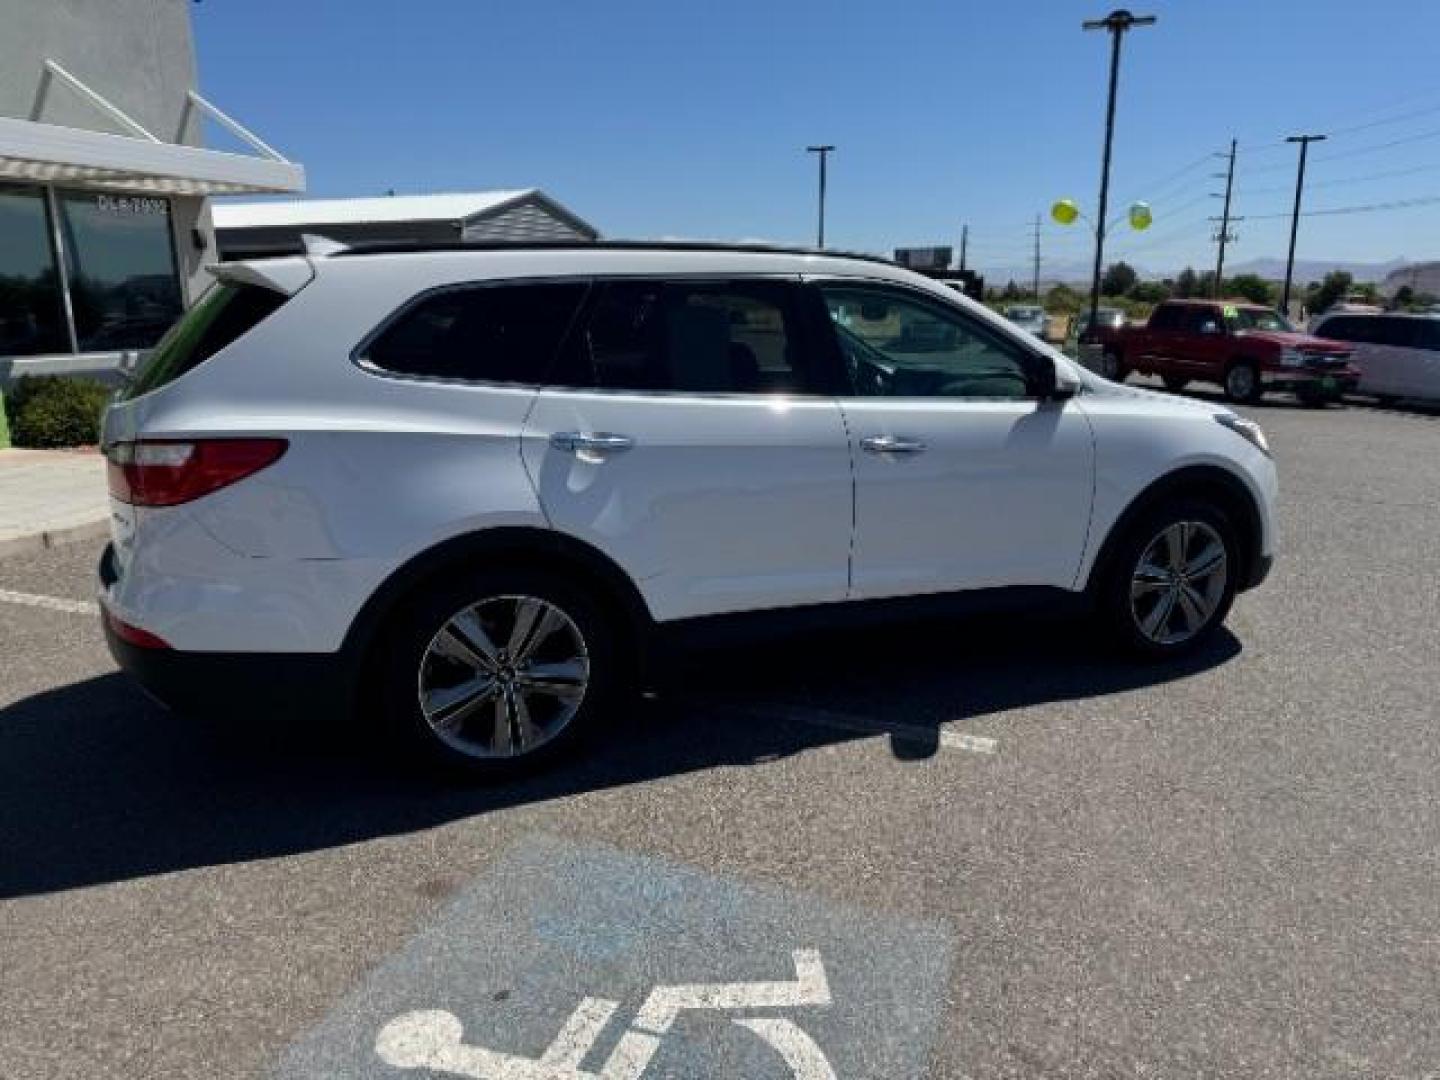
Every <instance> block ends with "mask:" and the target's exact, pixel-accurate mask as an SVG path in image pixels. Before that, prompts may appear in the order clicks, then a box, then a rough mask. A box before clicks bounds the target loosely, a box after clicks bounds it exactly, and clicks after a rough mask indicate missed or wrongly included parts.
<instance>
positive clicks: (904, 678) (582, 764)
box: [0, 619, 1240, 897]
mask: <svg viewBox="0 0 1440 1080" xmlns="http://www.w3.org/2000/svg"><path fill="white" fill-rule="evenodd" d="M1087 637H1088V630H1087V628H1085V627H1083V626H1076V625H1074V624H1068V623H1064V622H1060V623H1052V622H1048V621H1046V622H1038V623H1037V622H1031V621H1026V620H1018V619H1012V620H1006V621H1004V622H1003V623H1000V624H998V625H997V623H996V622H995V621H993V620H992V621H988V622H985V623H975V622H970V623H955V622H944V621H930V622H924V623H918V624H903V625H900V626H897V627H894V628H889V629H887V630H884V631H867V632H866V633H864V634H853V633H852V634H848V635H847V634H841V633H838V632H829V633H823V634H810V635H805V636H803V637H791V638H785V639H782V640H780V641H776V642H772V643H770V644H767V645H760V646H751V647H749V648H744V649H739V648H729V649H724V650H718V649H711V650H707V651H705V652H703V653H700V652H697V653H692V654H690V655H689V656H687V657H686V658H685V659H683V660H681V661H679V662H678V663H677V665H676V667H675V670H674V673H673V675H672V677H671V678H670V679H669V680H667V684H668V685H669V686H670V687H672V689H668V690H667V689H662V690H661V691H660V693H659V694H658V696H656V697H655V698H653V699H651V700H649V701H646V702H643V703H639V704H637V706H636V707H635V708H633V709H631V710H629V711H628V712H627V713H626V714H625V715H623V716H620V717H617V718H615V720H614V721H613V728H612V730H611V731H610V732H607V733H606V734H607V736H608V737H607V738H604V739H602V740H600V741H599V743H598V745H597V746H595V747H593V748H592V750H591V752H589V753H587V754H586V755H584V756H583V757H580V758H577V759H570V760H566V761H564V762H561V763H558V764H557V765H556V766H554V767H553V768H552V769H551V770H550V771H548V772H546V773H543V774H540V775H538V776H534V777H530V778H526V779H522V780H516V781H513V782H510V783H507V784H502V785H493V786H478V785H477V786H468V787H467V786H463V785H459V784H455V783H453V782H451V783H445V782H440V781H437V780H436V779H435V778H433V777H430V776H426V775H423V774H421V773H419V772H418V771H416V770H414V769H413V768H406V767H403V766H399V765H397V763H396V762H395V761H394V759H393V755H391V754H389V753H388V752H387V751H386V750H385V748H384V747H383V746H382V745H378V744H377V743H376V742H375V741H374V740H366V739H361V738H356V737H354V736H353V734H347V732H346V730H345V729H343V728H342V727H341V726H340V725H338V724H337V723H333V722H328V721H317V720H316V719H315V718H314V717H310V716H305V715H269V716H263V717H256V718H254V720H253V722H251V723H247V724H245V725H236V724H234V723H230V722H226V723H220V722H217V721H208V722H207V721H206V720H205V719H204V718H187V717H182V716H178V715H175V714H172V713H169V712H167V711H166V710H164V709H162V708H160V707H159V706H157V705H155V704H154V703H152V702H151V701H150V700H149V699H148V698H146V697H145V696H144V695H143V694H142V693H141V692H140V691H139V690H138V689H137V688H136V687H135V686H134V685H133V684H132V683H131V682H130V680H129V679H128V678H126V677H125V676H122V675H120V674H118V673H116V674H109V675H102V676H98V677H96V678H93V679H88V680H86V681H84V682H80V683H76V684H73V685H70V686H65V687H61V688H58V689H55V690H51V691H48V692H45V693H42V694H37V695H35V696H33V697H30V698H26V699H24V700H21V701H18V702H15V703H14V704H12V705H10V706H8V707H6V708H4V709H0V897H15V896H25V895H34V894H40V893H47V892H52V891H56V890H61V889H67V888H75V887H80V886H86V885H95V884H101V883H105V882H112V881H124V880H129V879H132V878H137V877H144V876H147V875H152V874H160V873H166V872H170V871H176V870H185V869H190V868H196V867H202V866H211V865H217V864H223V863H232V862H240V861H247V860H251V859H261V858H271V857H277V856H283V855H290V854H296V853H299V852H305V851H314V850H321V849H326V848H331V847H336V846H339V845H343V844H349V843H354V842H357V841H363V840H368V839H372V838H377V837H382V836H389V835H396V834H403V833H407V832H411V831H415V830H420V829H424V828H428V827H432V826H436V825H440V824H444V823H446V822H450V821H454V820H458V819H461V818H464V817H469V816H472V815H475V814H483V813H486V812H488V811H492V810H498V809H503V808H506V807H510V806H517V805H523V804H528V803H536V802H544V801H546V800H550V799H554V798H558V797H562V796H565V795H571V794H577V793H581V792H586V791H594V790H601V789H605V788H611V787H617V786H623V785H628V784H639V783H644V782H646V781H648V780H652V779H657V778H661V777H669V776H675V775H682V774H684V773H688V772H693V771H697V770H704V769H711V768H715V767H719V766H736V765H749V764H761V763H763V762H766V761H770V760H773V759H775V758H778V757H785V756H788V755H791V754H796V753H800V752H803V751H805V750H807V749H811V748H814V747H818V746H824V745H830V744H834V743H840V742H847V741H851V740H854V739H858V738H867V737H873V736H870V735H867V734H866V733H864V732H855V731H846V730H841V729H837V728H835V727H831V726H823V725H817V724H814V723H810V722H806V720H805V719H804V718H803V715H797V716H795V717H793V718H787V716H786V712H785V710H786V708H787V707H789V708H796V707H798V706H802V705H813V706H819V707H824V708H832V709H844V711H845V712H846V713H847V714H849V715H864V714H866V711H867V710H871V711H872V712H873V713H874V714H876V715H883V716H885V717H887V718H890V719H894V718H895V717H897V716H898V717H902V718H903V719H904V722H905V724H906V725H907V726H908V734H906V735H904V736H901V737H897V738H896V739H895V740H894V741H893V743H892V745H893V746H894V748H895V752H896V755H897V756H899V757H903V758H916V757H924V756H927V755H928V754H929V753H932V752H933V750H934V745H933V743H934V742H938V738H939V736H938V732H939V724H940V723H941V721H942V720H950V721H953V720H956V719H957V718H958V719H964V718H969V717H976V716H981V715H986V714H991V713H998V712H1001V711H1004V710H1006V709H1009V708H1014V707H1019V706H1025V705H1035V704H1041V703H1045V702H1050V701H1062V700H1071V699H1076V698H1083V697H1097V696H1103V695H1105V694H1110V693H1116V692H1120V691H1124V690H1131V689H1135V688H1138V687H1143V686H1150V685H1155V684H1159V683H1164V682H1168V681H1172V680H1176V679H1181V678H1185V677H1187V676H1189V675H1193V674H1196V673H1198V672H1201V671H1204V670H1207V669H1211V668H1214V667H1217V666H1219V665H1221V664H1224V663H1226V662H1227V661H1229V660H1230V659H1231V658H1233V657H1234V656H1235V655H1237V654H1238V653H1239V651H1240V646H1239V643H1238V642H1237V641H1236V639H1235V638H1234V637H1233V636H1231V635H1230V634H1229V633H1228V632H1222V633H1221V634H1220V635H1217V637H1216V638H1215V639H1213V640H1212V641H1211V642H1210V643H1208V644H1207V646H1206V647H1205V648H1204V649H1202V650H1201V651H1199V652H1198V653H1197V654H1195V655H1193V656H1191V657H1189V658H1187V659H1185V660H1183V661H1177V662H1174V663H1169V664H1163V665H1146V664H1139V663H1132V662H1128V661H1123V660H1119V659H1116V658H1114V657H1113V656H1108V655H1107V654H1105V653H1104V652H1102V651H1099V650H1098V649H1097V648H1095V647H1093V646H1091V645H1089V644H1087V643H1086V638H1087ZM679 687H683V690H681V689H679ZM917 728H918V729H919V731H920V735H919V737H918V738H917V734H916V729H917ZM927 730H928V731H933V732H934V733H935V735H934V740H933V741H932V744H931V745H930V746H928V747H927V746H926V745H925V744H926V742H927V739H926V737H925V732H926V731H927Z"/></svg>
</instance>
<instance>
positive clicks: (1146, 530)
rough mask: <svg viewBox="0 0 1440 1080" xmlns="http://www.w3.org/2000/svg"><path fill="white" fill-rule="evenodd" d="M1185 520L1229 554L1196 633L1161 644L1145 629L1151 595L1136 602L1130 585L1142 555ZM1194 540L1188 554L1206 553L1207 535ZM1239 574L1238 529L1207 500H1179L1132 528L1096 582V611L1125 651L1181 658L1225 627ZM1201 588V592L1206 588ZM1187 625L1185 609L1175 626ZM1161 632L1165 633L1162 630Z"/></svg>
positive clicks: (1155, 510)
mask: <svg viewBox="0 0 1440 1080" xmlns="http://www.w3.org/2000/svg"><path fill="white" fill-rule="evenodd" d="M1182 522H1189V523H1201V524H1203V525H1205V526H1207V527H1208V529H1209V530H1210V531H1211V533H1213V535H1214V536H1215V537H1216V538H1218V540H1219V541H1220V543H1221V545H1222V546H1223V548H1224V552H1225V574H1224V578H1223V581H1222V582H1219V583H1218V587H1217V588H1216V591H1215V594H1214V596H1213V598H1212V599H1213V607H1212V608H1211V609H1210V611H1209V614H1208V615H1207V616H1206V618H1205V619H1204V621H1203V622H1202V623H1201V625H1200V626H1199V628H1198V630H1195V631H1194V632H1191V633H1189V634H1188V636H1186V637H1184V638H1183V639H1179V640H1174V641H1165V640H1157V639H1156V637H1155V636H1152V635H1151V634H1147V633H1146V631H1145V629H1144V628H1143V625H1142V624H1143V622H1144V620H1145V619H1146V618H1147V617H1148V616H1150V615H1153V614H1154V611H1155V609H1154V608H1153V607H1148V606H1147V604H1149V603H1150V597H1149V596H1148V595H1145V596H1142V597H1140V598H1139V599H1138V600H1137V599H1136V598H1135V597H1134V596H1132V586H1134V585H1135V582H1136V577H1137V570H1138V568H1139V567H1140V564H1141V557H1142V556H1144V555H1146V554H1147V553H1148V552H1149V551H1150V549H1151V545H1152V544H1154V543H1156V542H1157V540H1158V538H1159V537H1161V536H1162V535H1163V534H1164V533H1165V531H1166V530H1167V529H1169V528H1170V527H1172V526H1175V525H1178V524H1180V523H1182ZM1192 536H1193V540H1192V545H1191V551H1190V552H1189V554H1190V555H1191V556H1197V555H1200V554H1203V552H1204V547H1203V542H1204V540H1205V539H1206V537H1205V534H1204V533H1203V532H1201V531H1199V530H1195V531H1194V532H1193V533H1192ZM1241 571H1242V567H1241V563H1240V545H1239V542H1238V540H1237V536H1236V532H1235V528H1234V525H1233V524H1232V523H1231V522H1230V519H1229V518H1228V517H1226V516H1225V514H1224V512H1223V511H1222V510H1220V508H1219V507H1217V506H1216V505H1215V504H1214V503H1211V502H1208V501H1206V500H1203V499H1176V500H1174V501H1170V502H1166V503H1163V504H1161V505H1159V506H1156V507H1154V508H1152V509H1150V510H1148V511H1146V512H1145V513H1143V514H1141V515H1140V516H1139V517H1138V518H1137V519H1136V520H1135V521H1134V522H1132V523H1131V524H1130V525H1129V526H1128V528H1127V529H1126V532H1125V534H1124V535H1123V536H1122V537H1121V538H1120V540H1119V542H1118V543H1117V544H1116V546H1115V548H1114V550H1113V551H1112V552H1111V553H1110V554H1109V556H1108V558H1107V563H1106V566H1105V568H1104V571H1103V573H1102V575H1101V576H1100V578H1099V579H1098V586H1097V594H1096V596H1095V603H1096V610H1097V612H1098V614H1099V615H1100V618H1101V619H1102V620H1103V622H1104V624H1105V626H1106V629H1107V630H1108V631H1109V634H1110V636H1111V638H1112V640H1113V641H1114V642H1115V643H1116V644H1117V645H1118V646H1119V647H1120V648H1121V649H1123V650H1124V651H1125V652H1127V653H1129V654H1131V655H1134V656H1139V657H1143V658H1146V659H1152V660H1164V659H1168V658H1170V657H1175V656H1183V655H1184V654H1185V653H1188V652H1190V651H1192V650H1194V649H1195V648H1197V647H1199V646H1200V645H1201V644H1203V643H1204V642H1205V641H1206V639H1208V638H1210V637H1211V636H1213V635H1214V634H1215V632H1216V631H1217V630H1219V628H1220V626H1221V625H1222V624H1223V623H1224V621H1225V616H1226V615H1228V614H1229V612H1230V605H1231V604H1232V603H1233V602H1234V600H1235V590H1236V585H1237V582H1238V579H1239V576H1240V573H1241ZM1197 583H1198V582H1197ZM1207 584H1208V582H1207ZM1200 588H1201V590H1202V591H1203V588H1204V587H1203V586H1200ZM1162 591H1163V590H1162ZM1172 606H1173V605H1172ZM1188 621H1189V619H1188V614H1187V612H1185V611H1183V610H1182V611H1181V612H1180V613H1179V615H1178V616H1177V617H1176V620H1175V622H1173V623H1172V624H1171V625H1172V626H1173V627H1174V629H1176V630H1179V629H1181V628H1182V627H1181V625H1180V623H1181V622H1186V623H1188ZM1161 629H1162V630H1163V629H1164V626H1162V627H1161ZM1187 629H1188V628H1187Z"/></svg>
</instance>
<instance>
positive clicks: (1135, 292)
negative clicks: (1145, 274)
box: [1130, 281, 1170, 304]
mask: <svg viewBox="0 0 1440 1080" xmlns="http://www.w3.org/2000/svg"><path fill="white" fill-rule="evenodd" d="M1169 298H1170V290H1169V289H1167V288H1166V287H1165V286H1164V285H1163V284H1161V283H1160V282H1158V281H1137V282H1136V283H1135V284H1134V286H1133V287H1132V288H1131V289H1130V299H1131V300H1135V301H1138V302H1139V303H1142V304H1158V303H1160V301H1161V300H1168V299H1169Z"/></svg>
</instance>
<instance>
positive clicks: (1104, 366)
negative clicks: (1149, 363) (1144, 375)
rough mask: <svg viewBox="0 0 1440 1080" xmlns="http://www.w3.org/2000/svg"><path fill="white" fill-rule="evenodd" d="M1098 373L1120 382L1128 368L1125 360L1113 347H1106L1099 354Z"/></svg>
mask: <svg viewBox="0 0 1440 1080" xmlns="http://www.w3.org/2000/svg"><path fill="white" fill-rule="evenodd" d="M1100 374H1101V375H1103V376H1105V378H1107V379H1109V380H1110V381H1111V382H1117V383H1122V382H1124V381H1125V378H1126V376H1128V375H1129V374H1130V369H1129V368H1127V367H1126V366H1125V361H1124V360H1123V359H1122V358H1121V356H1120V353H1119V352H1118V351H1116V350H1115V349H1106V350H1105V351H1104V352H1103V353H1101V354H1100Z"/></svg>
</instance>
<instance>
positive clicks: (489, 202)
mask: <svg viewBox="0 0 1440 1080" xmlns="http://www.w3.org/2000/svg"><path fill="white" fill-rule="evenodd" d="M536 198H538V199H540V200H542V201H543V202H545V203H547V204H549V205H551V206H553V207H555V208H556V209H558V210H560V211H562V212H564V213H565V214H571V212H570V211H568V210H566V209H565V208H564V207H562V206H560V205H559V204H558V203H556V202H555V200H554V199H551V198H550V197H549V196H547V195H546V194H545V193H544V192H542V191H540V190H539V189H538V188H522V189H519V190H511V191H469V192H454V193H447V194H438V195H381V196H378V197H375V198H360V199H267V200H265V201H263V202H217V203H215V205H214V207H213V208H212V213H213V214H214V219H215V227H216V228H217V229H265V228H285V227H294V226H300V225H352V224H353V225H359V224H365V223H371V222H399V221H464V220H466V219H467V218H473V217H476V216H477V215H480V214H485V213H490V212H493V211H495V210H498V209H500V208H502V207H505V206H509V205H511V204H512V203H517V202H521V201H522V200H525V199H536ZM571 216H573V214H571Z"/></svg>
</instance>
